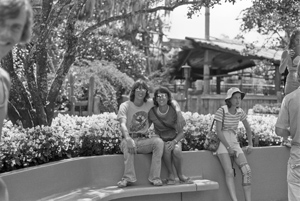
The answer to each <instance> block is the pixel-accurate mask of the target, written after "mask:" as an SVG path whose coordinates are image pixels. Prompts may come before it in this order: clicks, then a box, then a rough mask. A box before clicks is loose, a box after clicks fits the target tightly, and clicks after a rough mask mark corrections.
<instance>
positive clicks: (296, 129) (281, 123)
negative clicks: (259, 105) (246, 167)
mask: <svg viewBox="0 0 300 201" xmlns="http://www.w3.org/2000/svg"><path fill="white" fill-rule="evenodd" d="M299 121H300V88H298V89H296V90H295V91H293V92H292V93H290V94H288V95H286V96H285V97H284V99H283V101H282V104H281V108H280V112H279V115H278V118H277V122H276V124H275V126H276V127H278V128H282V129H287V130H289V131H290V134H291V138H292V149H291V153H290V156H291V157H290V158H291V160H292V161H293V162H298V163H300V124H299ZM293 145H296V146H293Z"/></svg>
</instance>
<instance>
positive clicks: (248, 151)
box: [246, 145, 253, 154]
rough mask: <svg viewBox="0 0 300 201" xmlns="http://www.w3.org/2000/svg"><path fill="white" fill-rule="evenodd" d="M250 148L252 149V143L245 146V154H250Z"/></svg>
mask: <svg viewBox="0 0 300 201" xmlns="http://www.w3.org/2000/svg"><path fill="white" fill-rule="evenodd" d="M252 150H253V146H252V145H250V146H246V153H247V154H250V153H251V152H252Z"/></svg>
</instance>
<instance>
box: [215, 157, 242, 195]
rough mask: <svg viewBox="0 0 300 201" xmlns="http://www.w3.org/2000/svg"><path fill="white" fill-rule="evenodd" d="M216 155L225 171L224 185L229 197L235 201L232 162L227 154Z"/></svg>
mask: <svg viewBox="0 0 300 201" xmlns="http://www.w3.org/2000/svg"><path fill="white" fill-rule="evenodd" d="M218 157H219V159H220V162H221V165H222V167H223V170H224V173H225V179H226V185H227V188H228V190H229V194H230V197H231V199H232V200H233V201H237V197H236V191H235V184H234V173H233V170H232V164H231V160H230V157H229V154H227V153H226V154H218Z"/></svg>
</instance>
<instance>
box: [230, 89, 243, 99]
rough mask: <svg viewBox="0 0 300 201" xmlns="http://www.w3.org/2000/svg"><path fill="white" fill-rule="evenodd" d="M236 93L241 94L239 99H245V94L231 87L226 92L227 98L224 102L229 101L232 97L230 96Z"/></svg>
mask: <svg viewBox="0 0 300 201" xmlns="http://www.w3.org/2000/svg"><path fill="white" fill-rule="evenodd" d="M237 92H238V93H240V94H241V99H243V98H244V97H245V93H244V92H241V90H240V89H239V88H237V87H231V88H230V89H228V91H227V96H226V98H225V100H227V99H230V98H231V97H232V95H233V94H234V93H237Z"/></svg>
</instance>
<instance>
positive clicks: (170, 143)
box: [167, 140, 176, 151]
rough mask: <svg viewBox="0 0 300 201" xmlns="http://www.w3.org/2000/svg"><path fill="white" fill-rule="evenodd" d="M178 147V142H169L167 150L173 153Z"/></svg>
mask: <svg viewBox="0 0 300 201" xmlns="http://www.w3.org/2000/svg"><path fill="white" fill-rule="evenodd" d="M175 146H176V142H175V141H174V140H172V141H168V142H167V148H168V150H169V151H172V150H173V149H174V148H175Z"/></svg>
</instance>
